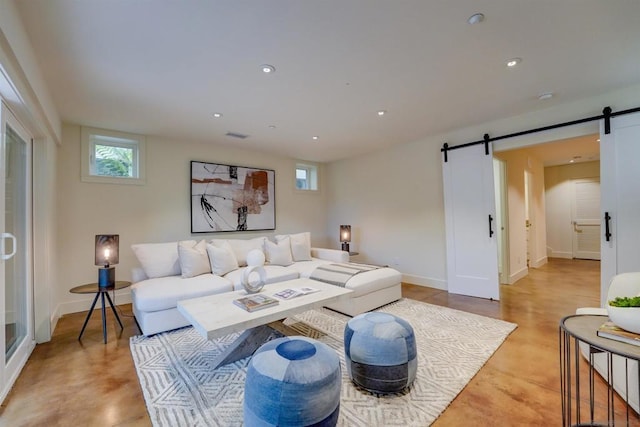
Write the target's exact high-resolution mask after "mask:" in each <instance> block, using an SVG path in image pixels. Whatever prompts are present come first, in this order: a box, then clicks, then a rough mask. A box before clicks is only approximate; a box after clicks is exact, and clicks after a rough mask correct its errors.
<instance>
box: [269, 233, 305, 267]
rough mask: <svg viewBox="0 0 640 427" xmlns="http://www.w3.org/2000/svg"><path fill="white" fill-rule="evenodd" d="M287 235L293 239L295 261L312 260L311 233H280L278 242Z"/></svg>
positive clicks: (292, 250) (292, 248)
mask: <svg viewBox="0 0 640 427" xmlns="http://www.w3.org/2000/svg"><path fill="white" fill-rule="evenodd" d="M286 237H289V238H290V239H291V256H292V257H293V260H294V261H311V233H310V232H308V231H306V232H304V233H298V234H289V235H278V236H276V242H280V241H282V240H283V239H285V238H286Z"/></svg>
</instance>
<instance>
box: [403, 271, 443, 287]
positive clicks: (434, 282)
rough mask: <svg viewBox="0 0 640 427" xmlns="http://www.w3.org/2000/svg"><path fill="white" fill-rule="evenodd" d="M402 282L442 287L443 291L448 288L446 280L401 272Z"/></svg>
mask: <svg viewBox="0 0 640 427" xmlns="http://www.w3.org/2000/svg"><path fill="white" fill-rule="evenodd" d="M402 282H403V283H410V284H412V285H418V286H427V287H429V288H435V289H442V290H443V291H446V290H447V289H448V288H447V282H446V281H445V280H440V279H432V278H429V277H423V276H415V275H413V274H403V275H402Z"/></svg>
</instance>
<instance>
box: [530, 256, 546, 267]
mask: <svg viewBox="0 0 640 427" xmlns="http://www.w3.org/2000/svg"><path fill="white" fill-rule="evenodd" d="M547 262H549V260H548V258H547V257H546V256H543V257H542V258H540V259H537V260H535V261H533V262H531V268H540V267H542V266H543V265H545V264H546V263H547Z"/></svg>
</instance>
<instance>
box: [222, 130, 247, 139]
mask: <svg viewBox="0 0 640 427" xmlns="http://www.w3.org/2000/svg"><path fill="white" fill-rule="evenodd" d="M226 135H227V136H230V137H232V138H238V139H246V138H248V137H249V135H244V134H242V133H238V132H227V133H226Z"/></svg>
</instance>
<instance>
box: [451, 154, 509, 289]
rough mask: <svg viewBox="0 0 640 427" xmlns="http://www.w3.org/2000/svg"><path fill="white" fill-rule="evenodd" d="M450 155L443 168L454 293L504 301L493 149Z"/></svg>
mask: <svg viewBox="0 0 640 427" xmlns="http://www.w3.org/2000/svg"><path fill="white" fill-rule="evenodd" d="M487 149H488V151H489V153H488V154H487V153H486V151H485V145H484V144H478V145H474V146H470V147H465V148H460V149H457V150H451V151H448V152H447V161H444V159H443V164H442V171H443V184H444V206H445V210H444V212H445V225H446V237H447V238H446V240H447V286H448V289H449V292H451V293H455V294H462V295H469V296H473V297H481V298H491V299H494V300H498V299H500V285H499V282H498V249H497V236H498V233H497V232H496V231H497V224H496V219H495V218H496V213H495V187H494V180H493V149H492V146H491V144H489V145H488V147H487Z"/></svg>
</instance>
